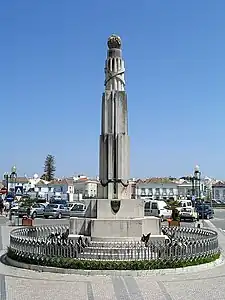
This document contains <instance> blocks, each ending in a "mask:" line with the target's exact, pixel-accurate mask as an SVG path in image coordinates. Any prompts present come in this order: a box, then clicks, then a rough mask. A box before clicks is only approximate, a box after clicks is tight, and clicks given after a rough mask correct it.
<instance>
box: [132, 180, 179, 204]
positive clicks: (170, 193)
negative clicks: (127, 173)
mask: <svg viewBox="0 0 225 300" xmlns="http://www.w3.org/2000/svg"><path fill="white" fill-rule="evenodd" d="M136 196H137V198H141V199H145V198H149V199H152V200H159V199H164V200H168V199H174V200H176V199H177V196H178V189H177V182H176V181H175V180H174V179H171V178H167V177H165V178H155V177H153V178H148V179H144V180H141V179H138V180H137V183H136Z"/></svg>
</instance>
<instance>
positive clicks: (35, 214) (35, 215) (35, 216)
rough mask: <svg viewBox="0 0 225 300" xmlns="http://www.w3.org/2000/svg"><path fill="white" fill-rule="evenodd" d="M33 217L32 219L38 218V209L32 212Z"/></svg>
mask: <svg viewBox="0 0 225 300" xmlns="http://www.w3.org/2000/svg"><path fill="white" fill-rule="evenodd" d="M31 218H32V219H35V218H37V213H36V211H35V212H33V213H32V216H31Z"/></svg>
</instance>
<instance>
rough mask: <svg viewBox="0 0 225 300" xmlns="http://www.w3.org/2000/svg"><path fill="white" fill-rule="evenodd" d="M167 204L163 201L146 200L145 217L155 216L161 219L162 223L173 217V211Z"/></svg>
mask: <svg viewBox="0 0 225 300" xmlns="http://www.w3.org/2000/svg"><path fill="white" fill-rule="evenodd" d="M166 207H167V204H166V202H165V201H162V200H146V201H145V216H155V217H159V218H161V220H162V221H164V220H167V219H169V218H170V217H171V215H172V211H171V210H169V209H167V208H166Z"/></svg>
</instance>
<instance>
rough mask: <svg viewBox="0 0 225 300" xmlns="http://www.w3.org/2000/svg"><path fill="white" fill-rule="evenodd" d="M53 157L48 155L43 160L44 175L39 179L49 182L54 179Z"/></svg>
mask: <svg viewBox="0 0 225 300" xmlns="http://www.w3.org/2000/svg"><path fill="white" fill-rule="evenodd" d="M55 170H56V169H55V157H54V156H53V155H51V154H48V155H47V157H46V159H45V165H44V174H43V175H42V176H41V179H44V180H47V181H51V180H53V179H54V177H55Z"/></svg>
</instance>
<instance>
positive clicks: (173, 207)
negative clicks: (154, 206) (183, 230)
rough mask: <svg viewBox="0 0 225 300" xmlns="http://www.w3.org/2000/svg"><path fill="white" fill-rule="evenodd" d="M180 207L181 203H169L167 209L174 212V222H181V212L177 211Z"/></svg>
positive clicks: (173, 201)
mask: <svg viewBox="0 0 225 300" xmlns="http://www.w3.org/2000/svg"><path fill="white" fill-rule="evenodd" d="M179 206H180V203H179V202H178V201H176V200H170V201H169V202H168V203H167V206H166V209H168V210H172V216H171V218H172V220H173V221H179V220H180V213H179V210H178V209H177V208H178V207H179Z"/></svg>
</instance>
